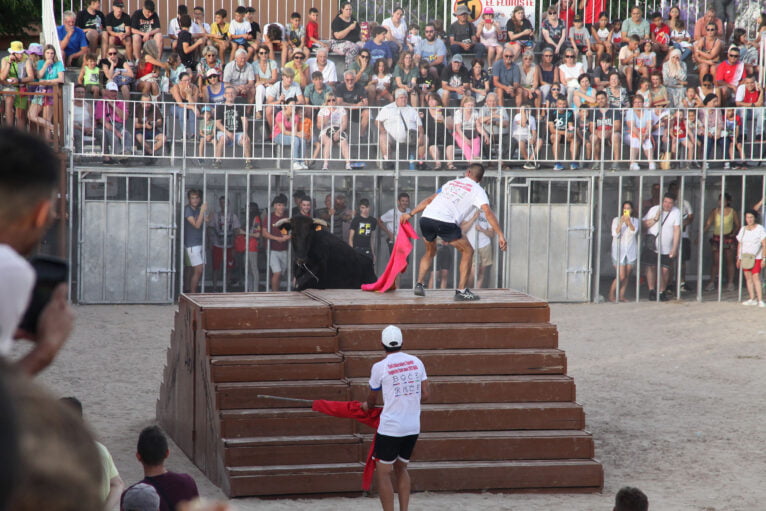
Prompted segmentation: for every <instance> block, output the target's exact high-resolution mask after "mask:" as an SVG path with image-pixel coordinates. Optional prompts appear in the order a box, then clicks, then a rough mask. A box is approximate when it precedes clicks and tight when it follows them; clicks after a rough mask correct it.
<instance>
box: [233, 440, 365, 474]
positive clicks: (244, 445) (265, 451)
mask: <svg viewBox="0 0 766 511" xmlns="http://www.w3.org/2000/svg"><path fill="white" fill-rule="evenodd" d="M368 442H369V440H368ZM369 448H370V447H369V444H368V445H367V446H366V447H365V449H367V450H369ZM361 449H362V438H361V437H360V436H358V435H350V434H349V435H313V436H275V437H255V438H241V439H240V438H238V439H225V440H224V463H225V465H226V466H228V467H239V466H260V465H305V464H306V463H311V462H315V461H321V462H322V463H356V462H360V461H363V460H364V459H365V458H366V456H367V452H368V451H364V453H362V452H361Z"/></svg>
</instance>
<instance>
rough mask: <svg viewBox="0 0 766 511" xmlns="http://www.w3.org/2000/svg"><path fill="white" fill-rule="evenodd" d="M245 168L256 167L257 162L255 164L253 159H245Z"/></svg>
mask: <svg viewBox="0 0 766 511" xmlns="http://www.w3.org/2000/svg"><path fill="white" fill-rule="evenodd" d="M245 168H246V169H254V168H255V164H253V160H245Z"/></svg>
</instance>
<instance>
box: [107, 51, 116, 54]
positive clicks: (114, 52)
mask: <svg viewBox="0 0 766 511" xmlns="http://www.w3.org/2000/svg"><path fill="white" fill-rule="evenodd" d="M107 55H117V52H116V51H113V52H109V53H107Z"/></svg>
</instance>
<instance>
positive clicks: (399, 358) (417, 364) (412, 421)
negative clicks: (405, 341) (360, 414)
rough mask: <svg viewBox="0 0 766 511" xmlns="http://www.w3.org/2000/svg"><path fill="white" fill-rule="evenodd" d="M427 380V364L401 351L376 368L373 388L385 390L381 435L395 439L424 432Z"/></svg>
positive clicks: (371, 383) (379, 363)
mask: <svg viewBox="0 0 766 511" xmlns="http://www.w3.org/2000/svg"><path fill="white" fill-rule="evenodd" d="M426 379H427V376H426V368H425V366H424V365H423V362H421V361H420V359H419V358H418V357H415V356H413V355H409V354H407V353H403V352H401V351H398V352H395V353H390V354H389V355H388V356H387V357H386V358H385V359H383V360H381V361H380V362H377V363H376V364H375V365H374V366H372V372H371V373H370V388H371V389H372V390H381V389H382V390H383V413H381V414H380V424H379V425H378V433H380V434H381V435H387V436H395V437H402V436H407V435H417V434H419V433H420V383H421V382H423V381H425V380H426Z"/></svg>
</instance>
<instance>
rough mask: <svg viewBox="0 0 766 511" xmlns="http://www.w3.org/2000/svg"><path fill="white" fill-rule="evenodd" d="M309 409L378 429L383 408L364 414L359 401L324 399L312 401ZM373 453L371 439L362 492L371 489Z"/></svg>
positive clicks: (373, 448) (373, 469)
mask: <svg viewBox="0 0 766 511" xmlns="http://www.w3.org/2000/svg"><path fill="white" fill-rule="evenodd" d="M311 409H312V410H314V411H315V412H320V413H324V414H326V415H331V416H333V417H341V418H344V419H355V420H357V421H359V422H361V423H362V424H366V425H368V426H370V427H371V428H374V429H378V424H379V423H380V414H381V413H383V408H373V409H372V410H369V411H367V412H365V411H364V410H362V404H361V403H360V402H359V401H326V400H324V399H316V400H314V403H313V404H312V405H311ZM374 451H375V438H373V439H372V445H371V446H370V452H368V453H367V462H366V463H365V464H364V473H363V474H362V489H363V490H369V489H370V488H371V487H372V475H373V473H374V472H375V460H373V459H372V453H373V452H374Z"/></svg>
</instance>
